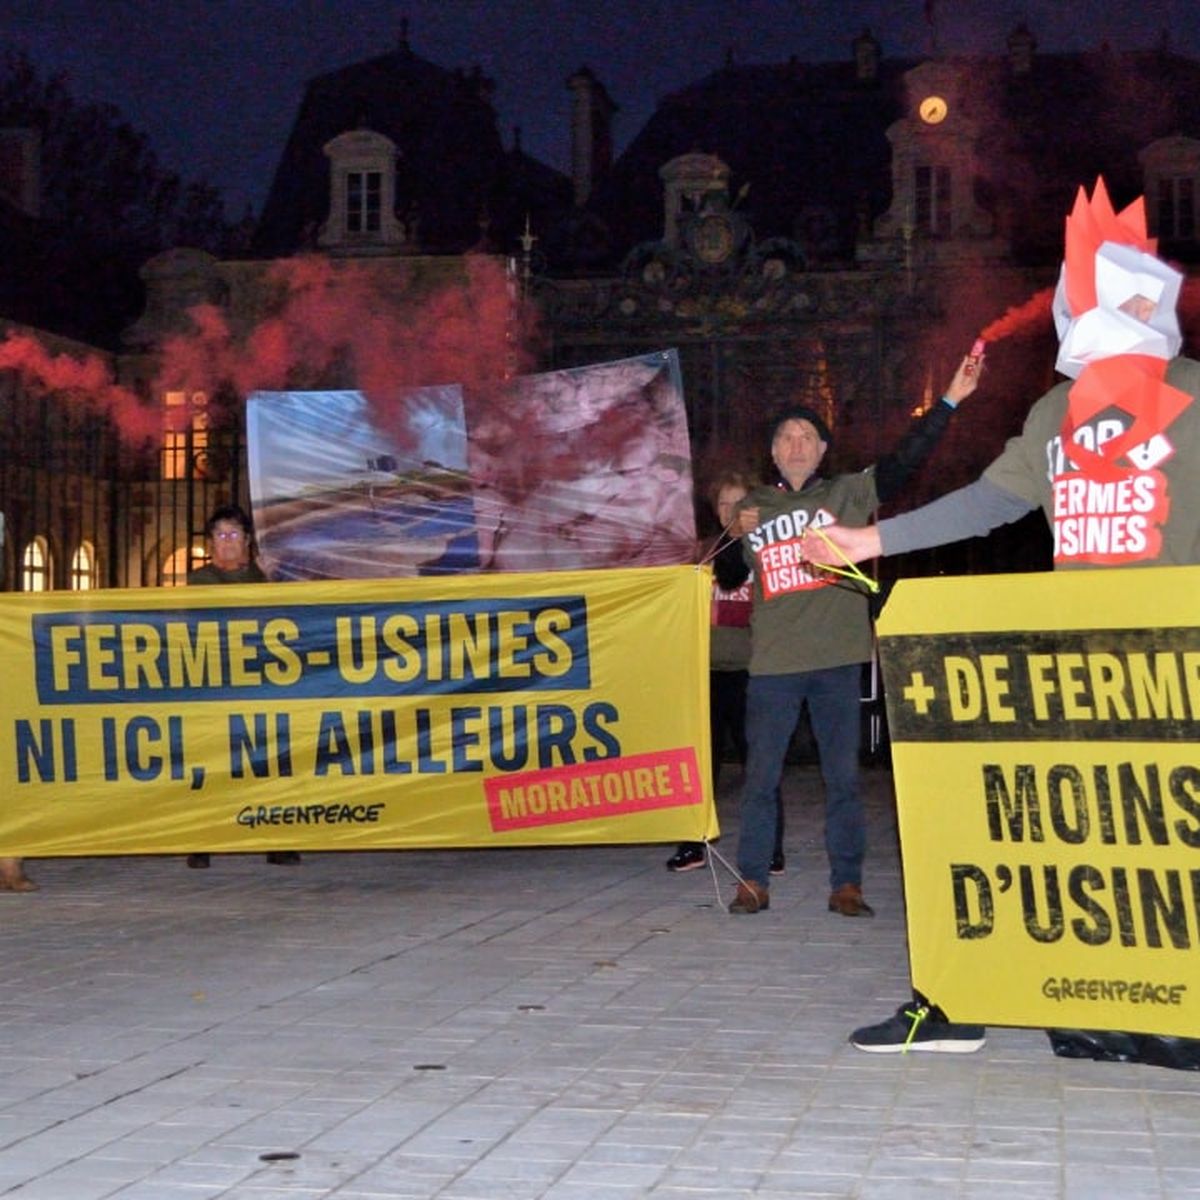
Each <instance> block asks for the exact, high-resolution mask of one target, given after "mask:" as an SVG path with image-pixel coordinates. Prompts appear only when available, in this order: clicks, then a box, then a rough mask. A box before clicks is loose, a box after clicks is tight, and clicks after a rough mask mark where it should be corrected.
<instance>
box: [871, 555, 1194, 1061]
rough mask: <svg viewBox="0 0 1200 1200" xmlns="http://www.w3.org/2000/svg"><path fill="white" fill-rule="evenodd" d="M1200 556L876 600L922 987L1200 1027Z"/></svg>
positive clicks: (1064, 1018)
mask: <svg viewBox="0 0 1200 1200" xmlns="http://www.w3.org/2000/svg"><path fill="white" fill-rule="evenodd" d="M1198 595H1200V568H1196V567H1176V568H1152V569H1146V570H1110V571H1078V572H1075V571H1073V572H1063V573H1059V574H1054V575H1049V574H1047V575H1013V576H988V577H976V578H962V579H914V580H906V581H904V582H902V583H900V584H898V585H897V587H896V589H895V591H894V593H893V595H892V597H891V599H890V600H889V602H888V605H887V608H886V609H885V611H884V615H883V619H882V620H881V622H880V635H881V639H880V657H881V661H882V664H883V673H884V682H885V687H886V691H887V709H888V720H889V725H890V732H891V737H892V758H893V766H894V770H895V781H896V790H897V799H898V804H899V819H900V837H901V844H902V847H903V853H904V882H905V896H906V900H907V905H908V926H909V950H910V954H911V958H912V974H913V982H914V984H915V985H916V987H917V988H918V989H919V990H920V991H921V992H922V993H924V994H925V995H926V996H928V997H930V998H931V999H932V1000H933V1001H935V1002H936V1003H937V1004H939V1005H940V1006H941V1007H942V1008H944V1009H945V1010H946V1012H947V1013H949V1015H950V1017H951V1019H952V1020H955V1021H968V1022H981V1023H984V1024H987V1023H993V1024H1004V1025H1032V1026H1047V1027H1068V1028H1084V1029H1115V1030H1128V1031H1130V1032H1142V1033H1160V1034H1172V1035H1179V1036H1188V1037H1197V1036H1200V969H1198V964H1200V744H1198V743H1200V623H1198V622H1200V608H1198V607H1197V599H1196V598H1197V596H1198Z"/></svg>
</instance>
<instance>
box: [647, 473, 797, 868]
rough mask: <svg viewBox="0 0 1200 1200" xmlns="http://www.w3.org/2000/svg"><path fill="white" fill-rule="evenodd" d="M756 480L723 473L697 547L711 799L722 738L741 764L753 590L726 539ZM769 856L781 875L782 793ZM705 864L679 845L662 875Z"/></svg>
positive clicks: (737, 548)
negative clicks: (704, 617)
mask: <svg viewBox="0 0 1200 1200" xmlns="http://www.w3.org/2000/svg"><path fill="white" fill-rule="evenodd" d="M755 486H757V480H756V479H755V478H754V477H753V476H751V475H749V474H747V473H745V472H743V471H724V472H722V473H721V474H719V475H718V476H717V477H716V478H715V479H714V480H713V482H712V484H711V486H710V487H709V488H708V501H709V503H710V505H711V506H712V510H713V512H714V513H715V514H716V516H717V520H718V521H719V522H720V525H721V531H720V533H718V534H717V536H716V537H714V538H709V539H708V540H707V541H705V542H703V543H702V544H701V545H700V555H699V558H700V562H702V563H706V562H711V563H712V566H713V594H712V608H711V610H710V612H711V625H710V627H709V673H708V718H709V729H710V734H711V739H710V740H711V742H712V787H713V796H714V797H715V796H716V794H717V779H718V778H719V777H720V774H721V752H722V746H723V744H724V740H725V735H726V734H728V735H729V740H730V741H732V742H733V746H734V750H735V751H736V753H737V756H738V760H739V761H740V762H742V763H745V761H746V680H747V678H748V676H747V672H746V669H747V667H748V666H749V665H750V609H751V605H752V604H753V586H752V582H751V579H750V568H749V567H748V566H747V565H746V560H745V558H744V557H743V555H742V548H741V544H740V542H739V541H738V539H737V538H736V537H733V538H731V537H730V534H729V530H730V528H731V527H732V525H733V521H734V515H735V509H736V507H737V505H738V504H740V503H741V502H742V500H743V499H745V497H746V495H747V493H748V492H749V491H750V489H751V488H752V487H755ZM775 814H776V816H775V851H774V853H773V854H772V855H771V874H772V875H782V874H783V872H784V868H785V865H786V864H785V859H784V854H783V792H782V790H781V789H778V788H777V789H776V792H775ZM707 862H708V852H707V850H706V849H705V847H704V843H703V842H680V843H679V847H678V849H677V850H676V851H675V853H674V854H672V855H671V857H670V858H669V859H667V870H668V871H674V872H682V871H694V870H696V869H697V868H698V867H703V866H704V865H705V864H706V863H707Z"/></svg>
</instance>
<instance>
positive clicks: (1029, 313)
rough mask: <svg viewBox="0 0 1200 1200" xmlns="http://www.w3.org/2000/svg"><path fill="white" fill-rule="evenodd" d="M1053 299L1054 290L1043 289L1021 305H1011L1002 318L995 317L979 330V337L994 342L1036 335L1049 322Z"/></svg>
mask: <svg viewBox="0 0 1200 1200" xmlns="http://www.w3.org/2000/svg"><path fill="white" fill-rule="evenodd" d="M1053 299H1054V289H1053V288H1052V287H1050V288H1043V289H1042V290H1041V291H1040V292H1035V293H1034V295H1032V296H1030V298H1029V299H1028V300H1026V301H1025V302H1024V303H1023V304H1015V305H1013V307H1012V308H1010V309H1009V310H1008V312H1006V313H1005V314H1004V316H1002V317H997V318H996V320H994V321H993V322H992V323H991V324H990V325H988V326H987V328H986V329H983V330H981V331H980V334H979V336H980V337H981V338H983V340H984V341H985V342H996V341H999V340H1000V339H1001V338H1006V337H1014V336H1020V335H1021V334H1028V333H1038V332H1040V330H1039V329H1038V326H1039V325H1043V326H1044V325H1045V323H1046V322H1047V321H1049V320H1050V303H1051V301H1052V300H1053Z"/></svg>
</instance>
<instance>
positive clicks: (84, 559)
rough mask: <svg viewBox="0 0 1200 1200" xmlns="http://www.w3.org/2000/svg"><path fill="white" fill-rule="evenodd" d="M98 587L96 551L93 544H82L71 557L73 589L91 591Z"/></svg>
mask: <svg viewBox="0 0 1200 1200" xmlns="http://www.w3.org/2000/svg"><path fill="white" fill-rule="evenodd" d="M95 586H96V551H95V548H94V547H93V546H92V543H91V542H80V543H79V547H78V549H76V551H75V553H74V554H73V555H72V556H71V589H72V591H76V592H86V591H90V590H91V589H92V588H94V587H95Z"/></svg>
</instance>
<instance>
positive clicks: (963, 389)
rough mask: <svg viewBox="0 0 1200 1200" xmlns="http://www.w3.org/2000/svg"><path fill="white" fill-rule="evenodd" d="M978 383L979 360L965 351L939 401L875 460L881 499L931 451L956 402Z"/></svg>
mask: <svg viewBox="0 0 1200 1200" xmlns="http://www.w3.org/2000/svg"><path fill="white" fill-rule="evenodd" d="M978 386H979V362H978V360H976V359H974V358H972V357H971V356H970V355H966V356H965V357H964V358H963V360H962V362H960V363H959V364H958V370H957V371H955V372H954V378H953V379H951V380H950V385H949V386H948V387H947V388H946V390H945V392H943V393H942V396H941V398H940V399H939V400H938V402H937V403H936V404H935V405H934V406H933V407H932V408H931V409H930V410H929V411H928V412H927V413H925V414H924V415H923V416H921V417H920V418H918V420H917V421H915V422H914V423H913V424H912V425H911V426H910V427H909V430H908V432H907V433H906V434H905V435H904V437H903V439H902V440H901V442H900V444H899V445H898V446H897V447H896V448H895V450H893V451H892V452H891V453H890V454H885V455H884V456H883V457H882V458H881V459H880V460H879V461H878V462H877V463H876V464H875V490H876V493H877V494H878V496H879V499H880V502H881V503H882V502H885V501H887V500H891V499H892V498H893V497H895V496H896V495H897V494H898V493H899V492H900V490H901V489H902V488H903V487H904V485H905V484H906V483H907V482H908V481H909V479H911V478H912V475H913V472H914V471H916V469H917V468H918V467H919V466H920V465H921V464H922V463H923V462H924V461H925V460H926V459H927V458H928V457H929V455H930V454H932V453H933V451H934V449H935V448H936V446H937V444H938V442H940V441H941V439H942V435H943V434H944V433H945V432H946V428H947V426H948V425H949V424H950V417H951V415H952V414H953V412H954V410H955V409H956V408H957V407H958V406H959V404H960V403H961V402H962V401H963V400H965V399H966V398H967V397H968V396H969V395H971V393H972V392H973V391H974V390H975V389H976V388H977V387H978Z"/></svg>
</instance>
